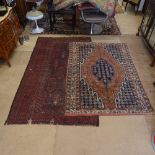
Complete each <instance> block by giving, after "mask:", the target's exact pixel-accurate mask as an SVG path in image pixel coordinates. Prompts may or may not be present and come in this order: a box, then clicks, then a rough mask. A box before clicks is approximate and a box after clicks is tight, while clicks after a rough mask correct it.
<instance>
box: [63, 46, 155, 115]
mask: <svg viewBox="0 0 155 155" xmlns="http://www.w3.org/2000/svg"><path fill="white" fill-rule="evenodd" d="M66 87H67V93H66V106H65V113H66V115H90V114H91V115H96V114H98V115H110V114H111V115H121V114H147V113H151V112H153V109H152V107H151V105H150V102H149V99H148V97H147V95H146V93H145V91H144V89H143V86H142V83H141V81H140V79H139V77H138V73H137V71H136V68H135V66H134V64H133V62H132V59H131V56H130V55H129V51H128V47H127V45H126V44H124V43H119V44H116V43H115V44H114V43H113V44H112V43H110V44H105V43H71V44H70V53H69V59H68V69H67V83H66Z"/></svg>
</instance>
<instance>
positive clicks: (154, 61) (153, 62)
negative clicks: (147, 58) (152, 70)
mask: <svg viewBox="0 0 155 155" xmlns="http://www.w3.org/2000/svg"><path fill="white" fill-rule="evenodd" d="M154 64H155V57H154V58H153V61H152V63H151V64H150V66H151V67H153V66H154Z"/></svg>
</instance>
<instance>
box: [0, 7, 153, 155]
mask: <svg viewBox="0 0 155 155" xmlns="http://www.w3.org/2000/svg"><path fill="white" fill-rule="evenodd" d="M116 20H117V22H118V25H119V27H120V30H121V32H122V35H121V36H102V35H100V36H92V37H91V38H92V41H94V42H108V43H112V42H115V43H120V42H123V43H124V42H125V43H127V44H128V47H129V50H130V54H131V57H132V59H133V62H134V64H135V66H136V69H137V71H138V74H139V77H140V79H141V81H142V84H143V86H144V89H145V91H146V93H147V95H148V97H149V99H150V102H151V104H152V106H153V107H154V109H155V87H153V84H152V83H153V81H154V80H155V68H154V67H150V66H149V64H150V62H151V61H152V57H151V56H150V54H149V51H148V50H147V48H146V47H145V45H144V43H143V41H142V39H141V38H140V37H137V36H136V35H135V34H136V32H137V29H138V26H139V24H140V20H141V16H140V15H137V16H135V15H134V12H133V9H128V10H127V13H123V14H117V15H116ZM28 31H29V29H27V30H26V32H25V33H27V32H28ZM38 36H39V35H30V40H29V41H27V42H24V45H18V47H17V49H16V50H15V51H14V53H13V54H12V56H11V57H10V62H11V65H12V67H11V68H9V67H8V66H7V64H6V63H4V62H1V64H0V155H154V154H155V152H154V151H153V148H152V145H151V139H150V137H151V133H152V132H153V131H155V116H154V115H138V116H103V117H100V126H99V128H97V127H74V126H59V125H58V126H53V125H31V124H30V125H9V126H4V122H5V120H6V118H7V115H8V113H9V110H10V106H11V104H12V101H13V98H14V96H15V94H16V91H17V88H18V86H19V83H20V80H21V78H22V76H23V73H24V71H25V68H26V66H27V64H28V61H29V59H30V56H31V53H32V51H33V48H34V46H35V43H36V40H37V38H38ZM40 36H47V37H56V36H57V37H58V36H62V35H40Z"/></svg>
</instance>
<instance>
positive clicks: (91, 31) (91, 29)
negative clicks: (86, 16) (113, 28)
mask: <svg viewBox="0 0 155 155" xmlns="http://www.w3.org/2000/svg"><path fill="white" fill-rule="evenodd" d="M93 28H94V23H91V28H90V34H93Z"/></svg>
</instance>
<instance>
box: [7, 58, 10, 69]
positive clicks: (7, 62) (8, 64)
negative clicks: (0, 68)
mask: <svg viewBox="0 0 155 155" xmlns="http://www.w3.org/2000/svg"><path fill="white" fill-rule="evenodd" d="M6 62H7V64H8V66H9V67H11V64H10V62H9V59H8V58H6Z"/></svg>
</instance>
